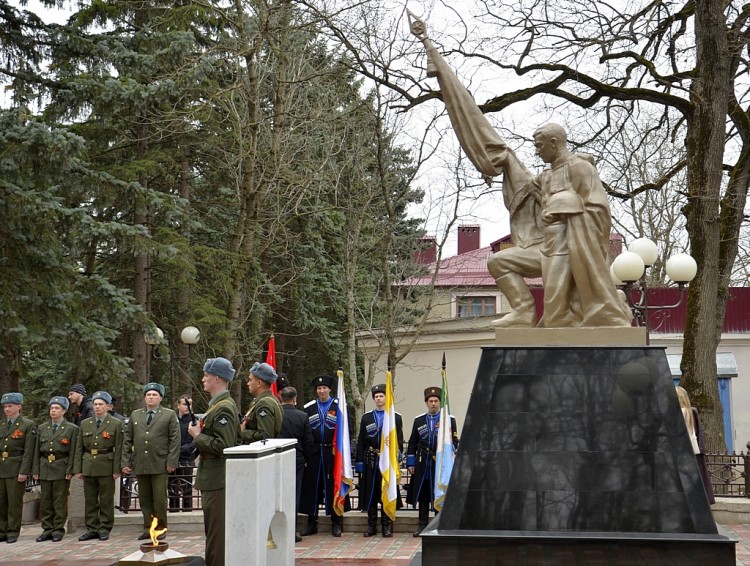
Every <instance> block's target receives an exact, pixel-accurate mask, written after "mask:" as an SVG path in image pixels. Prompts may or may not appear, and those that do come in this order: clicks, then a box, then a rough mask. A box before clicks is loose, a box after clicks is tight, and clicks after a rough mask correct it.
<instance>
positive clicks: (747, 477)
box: [706, 442, 750, 498]
mask: <svg viewBox="0 0 750 566" xmlns="http://www.w3.org/2000/svg"><path fill="white" fill-rule="evenodd" d="M746 447H747V449H748V452H747V453H745V452H740V453H739V454H737V453H735V452H732V453H731V454H726V453H723V454H722V453H717V454H706V464H707V465H708V473H709V476H710V477H711V486H712V487H713V488H714V495H715V496H716V497H744V498H750V442H748V443H747V444H746Z"/></svg>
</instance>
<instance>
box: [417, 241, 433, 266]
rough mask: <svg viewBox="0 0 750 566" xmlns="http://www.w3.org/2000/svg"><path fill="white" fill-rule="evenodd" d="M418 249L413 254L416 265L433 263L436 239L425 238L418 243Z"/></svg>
mask: <svg viewBox="0 0 750 566" xmlns="http://www.w3.org/2000/svg"><path fill="white" fill-rule="evenodd" d="M418 246H419V249H418V250H417V252H416V253H415V254H414V261H415V262H416V263H423V264H428V263H435V260H436V259H437V239H436V238H435V236H425V237H424V238H422V239H421V240H420V241H419V244H418Z"/></svg>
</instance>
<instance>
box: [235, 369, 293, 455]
mask: <svg viewBox="0 0 750 566" xmlns="http://www.w3.org/2000/svg"><path fill="white" fill-rule="evenodd" d="M276 379H278V376H277V375H276V372H275V371H274V370H273V368H272V367H271V366H270V365H269V364H266V363H263V364H261V363H259V362H255V364H254V365H253V367H251V368H250V377H249V378H248V380H247V390H248V391H249V392H250V395H252V396H253V400H252V401H251V402H250V408H249V409H248V410H247V413H246V414H245V418H244V419H243V421H242V424H240V438H241V440H242V444H250V443H251V442H257V441H258V440H265V439H266V438H276V437H277V436H279V433H280V432H281V421H282V419H283V417H284V410H283V409H282V408H281V403H279V400H278V399H276V396H275V395H274V394H273V392H272V391H271V384H272V383H273V382H274V381H276Z"/></svg>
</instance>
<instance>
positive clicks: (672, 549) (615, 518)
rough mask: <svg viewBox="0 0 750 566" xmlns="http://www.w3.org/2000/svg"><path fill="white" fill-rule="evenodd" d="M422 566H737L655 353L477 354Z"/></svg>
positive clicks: (559, 350) (538, 350) (496, 350)
mask: <svg viewBox="0 0 750 566" xmlns="http://www.w3.org/2000/svg"><path fill="white" fill-rule="evenodd" d="M422 536H423V539H422V561H423V563H424V564H437V565H444V564H451V565H455V564H461V565H462V566H469V565H474V564H482V565H487V564H493V565H494V564H498V565H499V564H502V565H506V564H507V565H512V564H564V563H570V564H622V565H625V564H649V565H650V564H675V565H690V564H700V565H701V566H707V565H713V564H717V565H723V564H727V565H734V564H735V549H734V547H735V542H736V541H734V540H732V539H730V538H728V537H726V536H724V535H722V534H721V533H719V531H718V530H717V526H716V523H715V522H714V520H713V517H712V515H711V510H710V507H709V504H708V500H707V498H706V493H705V491H704V488H703V484H702V483H701V479H700V476H699V473H698V468H697V465H696V461H695V456H694V455H693V453H692V449H691V446H690V440H689V438H688V436H687V430H686V428H685V423H684V421H683V418H682V414H681V412H680V408H679V404H678V402H677V396H676V393H675V390H674V384H673V382H672V378H671V374H670V372H669V366H668V364H667V359H666V355H665V353H664V349H663V348H657V347H622V348H617V347H527V348H518V347H514V348H503V347H486V348H483V351H482V357H481V361H480V364H479V370H478V372H477V377H476V380H475V382H474V388H473V390H472V394H471V400H470V402H469V408H468V412H467V417H466V423H465V425H464V427H463V430H462V434H461V444H460V449H459V453H458V456H457V459H456V462H455V465H454V468H453V475H452V476H451V481H450V486H449V488H448V493H447V496H446V500H445V504H444V507H443V510H442V512H441V513H440V514H439V515H438V517H437V518H435V520H433V522H432V523H430V525H428V527H427V529H426V530H425V531H423V533H422Z"/></svg>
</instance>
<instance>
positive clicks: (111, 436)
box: [76, 391, 125, 541]
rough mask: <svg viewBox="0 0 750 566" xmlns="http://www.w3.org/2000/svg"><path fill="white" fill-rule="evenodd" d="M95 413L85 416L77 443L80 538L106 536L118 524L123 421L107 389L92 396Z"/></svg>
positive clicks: (105, 537)
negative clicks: (81, 519) (83, 511)
mask: <svg viewBox="0 0 750 566" xmlns="http://www.w3.org/2000/svg"><path fill="white" fill-rule="evenodd" d="M92 401H93V405H94V416H93V417H89V418H87V419H84V420H83V421H82V422H81V426H80V427H79V430H78V442H77V443H76V458H77V459H78V465H77V468H78V469H79V470H80V471H81V472H80V473H78V474H76V477H78V478H79V479H81V478H82V479H83V496H84V501H85V507H86V532H85V533H83V534H82V535H81V536H80V537H78V540H81V541H86V540H91V539H98V540H107V539H109V532H110V531H111V530H112V527H114V525H115V482H116V481H117V480H118V479H119V477H120V464H121V462H122V439H123V437H124V436H125V433H124V432H123V424H122V421H121V420H119V419H116V418H115V417H113V416H112V415H110V414H109V413H108V412H107V409H108V407H109V406H110V404H111V403H112V397H111V396H110V394H109V393H107V392H106V391H97V392H96V393H94V395H93V396H92Z"/></svg>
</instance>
